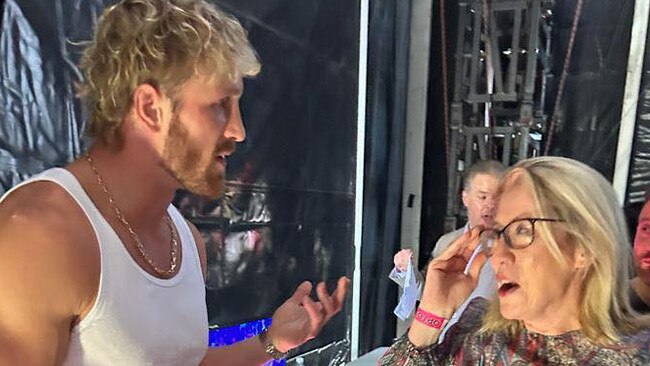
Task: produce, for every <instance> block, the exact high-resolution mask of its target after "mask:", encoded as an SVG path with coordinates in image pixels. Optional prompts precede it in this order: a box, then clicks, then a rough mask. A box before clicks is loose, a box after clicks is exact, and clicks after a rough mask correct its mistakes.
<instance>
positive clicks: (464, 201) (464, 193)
mask: <svg viewBox="0 0 650 366" xmlns="http://www.w3.org/2000/svg"><path fill="white" fill-rule="evenodd" d="M460 196H461V198H462V200H463V205H464V206H465V207H467V200H469V194H468V193H467V191H466V190H464V189H463V192H462V193H461V194H460Z"/></svg>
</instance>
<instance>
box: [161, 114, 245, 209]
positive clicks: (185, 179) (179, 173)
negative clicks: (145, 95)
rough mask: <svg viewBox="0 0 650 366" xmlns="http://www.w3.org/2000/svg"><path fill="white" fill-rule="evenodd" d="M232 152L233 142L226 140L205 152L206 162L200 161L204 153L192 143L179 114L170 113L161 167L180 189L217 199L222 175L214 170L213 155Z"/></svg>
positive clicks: (222, 188)
mask: <svg viewBox="0 0 650 366" xmlns="http://www.w3.org/2000/svg"><path fill="white" fill-rule="evenodd" d="M234 150H235V142H234V141H231V140H226V141H224V142H223V143H221V144H219V145H218V146H216V147H215V148H214V149H212V150H211V151H209V152H208V154H209V159H207V161H205V162H204V161H203V158H204V157H205V153H202V152H201V149H200V148H198V147H196V146H194V145H193V144H192V142H191V141H190V138H189V133H188V131H187V129H186V128H185V126H183V124H182V123H181V121H180V117H179V115H178V114H177V113H174V116H173V117H172V121H171V125H170V126H169V134H168V136H167V140H166V141H165V148H164V150H163V161H162V164H163V166H164V168H165V169H166V170H167V171H168V172H169V173H170V174H171V175H172V176H174V178H176V179H177V180H178V181H179V182H180V183H181V186H182V187H183V189H186V190H188V191H190V192H192V193H195V194H198V195H201V196H205V197H208V198H218V197H220V196H221V195H222V194H223V192H224V181H225V172H222V171H220V169H219V168H218V166H217V161H216V156H217V154H218V153H221V152H232V151H234Z"/></svg>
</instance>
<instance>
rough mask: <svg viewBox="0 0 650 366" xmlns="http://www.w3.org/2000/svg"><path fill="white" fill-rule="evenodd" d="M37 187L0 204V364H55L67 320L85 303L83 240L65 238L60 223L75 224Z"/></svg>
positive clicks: (87, 276)
mask: <svg viewBox="0 0 650 366" xmlns="http://www.w3.org/2000/svg"><path fill="white" fill-rule="evenodd" d="M45 184H47V183H45ZM43 187H44V186H43V183H34V184H32V185H30V186H28V187H25V188H21V189H19V190H17V191H16V192H15V193H14V194H12V195H11V196H10V197H8V198H7V199H6V200H5V201H4V202H2V204H0V294H1V295H0V365H25V366H31V365H58V364H60V363H61V362H62V361H63V359H64V357H65V354H66V352H67V348H68V342H69V339H70V329H71V326H72V322H73V321H74V319H75V316H76V315H77V314H79V313H80V311H81V309H82V308H83V307H84V306H85V305H88V304H87V303H85V301H84V299H86V297H85V294H82V292H83V291H84V290H83V289H84V288H87V287H88V286H92V281H93V278H92V277H93V276H92V275H91V273H90V272H84V271H85V270H88V269H89V267H88V265H89V262H88V261H87V260H85V259H84V257H85V258H91V257H89V256H88V255H87V254H88V253H86V254H84V255H81V256H80V253H83V251H84V249H83V248H77V247H81V246H82V245H88V243H78V242H74V243H72V242H71V238H70V236H69V233H70V231H69V230H68V229H67V228H66V227H69V226H74V225H75V224H76V225H80V224H79V223H78V222H77V223H75V221H74V220H69V221H68V219H71V217H70V216H69V215H68V212H64V211H65V210H63V211H62V210H60V209H58V208H57V207H56V205H54V206H53V205H52V202H51V200H49V199H47V198H44V197H42V195H41V193H47V191H48V189H45V190H41V191H39V189H40V188H43ZM46 188H47V187H46ZM50 193H52V192H50ZM55 196H56V194H55ZM50 197H52V195H50ZM42 198H43V199H42ZM81 225H83V223H81ZM90 266H92V263H90ZM84 286H85V287H84Z"/></svg>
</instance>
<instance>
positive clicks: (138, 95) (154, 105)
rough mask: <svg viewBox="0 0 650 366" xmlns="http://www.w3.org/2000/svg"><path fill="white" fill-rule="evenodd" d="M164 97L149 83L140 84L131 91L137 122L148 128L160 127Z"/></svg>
mask: <svg viewBox="0 0 650 366" xmlns="http://www.w3.org/2000/svg"><path fill="white" fill-rule="evenodd" d="M163 100H164V97H163V95H162V94H161V93H160V92H159V91H158V89H157V88H155V87H154V86H153V85H151V84H146V83H145V84H140V85H138V86H137V87H136V88H135V90H134V91H133V112H134V113H135V116H136V117H137V121H138V122H144V124H145V125H147V126H148V127H149V128H153V129H156V130H158V129H160V123H161V121H162V104H163Z"/></svg>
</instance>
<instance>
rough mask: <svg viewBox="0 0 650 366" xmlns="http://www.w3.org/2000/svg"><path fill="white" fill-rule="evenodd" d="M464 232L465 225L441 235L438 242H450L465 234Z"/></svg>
mask: <svg viewBox="0 0 650 366" xmlns="http://www.w3.org/2000/svg"><path fill="white" fill-rule="evenodd" d="M464 232H465V228H464V227H462V228H460V229H456V230H454V231H450V232H448V233H447V234H444V235H443V236H441V237H440V238H439V239H438V243H450V242H452V241H454V240H455V239H456V238H458V237H459V236H461V235H463V233H464Z"/></svg>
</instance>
